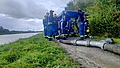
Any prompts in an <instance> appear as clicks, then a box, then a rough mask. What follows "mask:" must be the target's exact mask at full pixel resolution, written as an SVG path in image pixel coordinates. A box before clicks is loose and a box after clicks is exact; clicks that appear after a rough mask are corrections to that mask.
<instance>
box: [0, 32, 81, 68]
mask: <svg viewBox="0 0 120 68" xmlns="http://www.w3.org/2000/svg"><path fill="white" fill-rule="evenodd" d="M0 68H80V65H79V64H78V63H77V62H75V61H73V60H72V59H71V58H69V57H68V56H67V54H66V53H65V51H64V50H63V49H62V48H61V47H60V46H58V45H57V44H56V43H55V42H53V41H47V40H46V39H45V38H43V34H38V35H35V36H33V37H30V38H27V39H20V40H18V41H16V42H13V43H10V44H6V45H2V46H0Z"/></svg>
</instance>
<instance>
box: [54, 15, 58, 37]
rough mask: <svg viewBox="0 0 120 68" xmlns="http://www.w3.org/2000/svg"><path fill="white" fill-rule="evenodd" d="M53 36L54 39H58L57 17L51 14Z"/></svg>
mask: <svg viewBox="0 0 120 68" xmlns="http://www.w3.org/2000/svg"><path fill="white" fill-rule="evenodd" d="M53 36H54V38H55V39H59V33H58V17H57V15H56V14H54V16H53Z"/></svg>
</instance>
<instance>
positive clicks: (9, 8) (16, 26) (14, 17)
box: [0, 0, 70, 31]
mask: <svg viewBox="0 0 120 68" xmlns="http://www.w3.org/2000/svg"><path fill="white" fill-rule="evenodd" d="M69 1H70V0H0V26H3V27H4V28H6V29H9V30H25V31H26V30H37V31H38V30H39V31H41V30H43V25H42V19H43V16H44V14H45V13H46V12H48V11H49V10H51V9H52V10H54V11H55V13H57V14H59V13H60V12H61V11H62V10H64V7H65V6H66V4H67V3H68V2H69Z"/></svg>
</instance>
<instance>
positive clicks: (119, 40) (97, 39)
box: [91, 36, 120, 44]
mask: <svg viewBox="0 0 120 68" xmlns="http://www.w3.org/2000/svg"><path fill="white" fill-rule="evenodd" d="M105 39H106V38H105V37H98V36H95V37H94V38H93V39H91V40H96V41H100V40H105ZM113 40H114V42H115V44H120V39H119V38H113Z"/></svg>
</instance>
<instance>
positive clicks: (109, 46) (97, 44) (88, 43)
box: [60, 40, 120, 54]
mask: <svg viewBox="0 0 120 68" xmlns="http://www.w3.org/2000/svg"><path fill="white" fill-rule="evenodd" d="M60 42H62V43H65V44H71V45H78V46H92V47H99V48H101V49H103V50H107V51H111V52H114V53H117V54H120V46H118V45H113V44H106V43H105V42H98V41H92V40H60Z"/></svg>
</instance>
